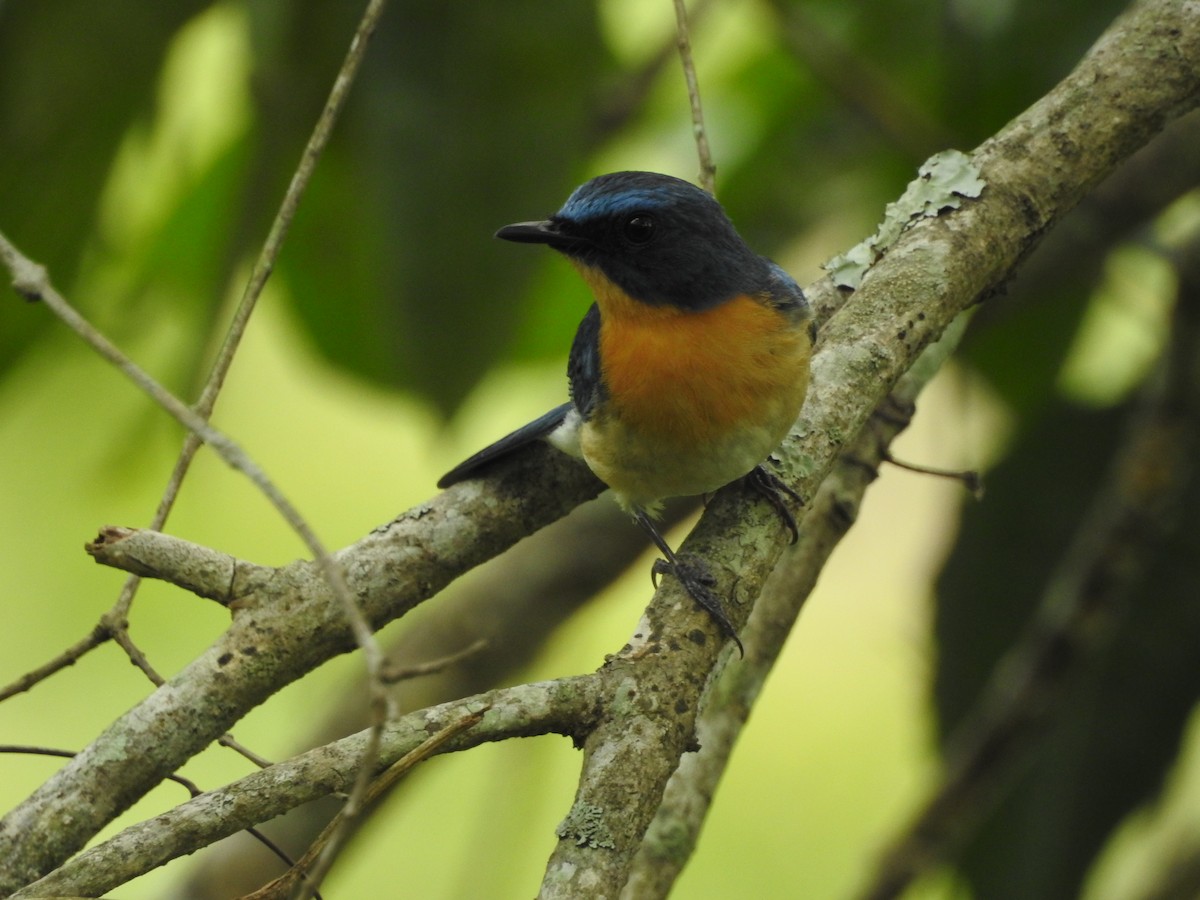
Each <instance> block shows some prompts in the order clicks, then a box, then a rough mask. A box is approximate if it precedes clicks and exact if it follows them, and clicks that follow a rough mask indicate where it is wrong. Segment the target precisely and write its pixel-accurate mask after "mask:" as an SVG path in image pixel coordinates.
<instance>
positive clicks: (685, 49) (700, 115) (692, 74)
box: [675, 0, 717, 194]
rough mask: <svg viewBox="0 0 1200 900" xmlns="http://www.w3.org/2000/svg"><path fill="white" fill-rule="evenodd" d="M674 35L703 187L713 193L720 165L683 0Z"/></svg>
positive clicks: (678, 5) (678, 2) (679, 1)
mask: <svg viewBox="0 0 1200 900" xmlns="http://www.w3.org/2000/svg"><path fill="white" fill-rule="evenodd" d="M675 35H676V45H677V46H678V47H679V59H680V61H681V62H682V63H683V77H684V79H685V80H686V81H687V89H688V101H689V102H690V103H691V107H692V134H693V135H694V136H695V138H696V152H697V154H699V156H700V187H702V188H704V189H705V190H706V191H708V192H709V193H710V194H715V193H716V190H717V184H716V177H717V167H716V164H715V163H713V158H712V151H711V150H710V149H709V146H708V131H707V129H705V127H704V106H703V104H701V102H700V82H699V81H698V80H697V78H696V64H695V63H694V62H693V60H692V41H691V37H690V36H689V34H688V17H687V7H686V6H684V3H683V0H675Z"/></svg>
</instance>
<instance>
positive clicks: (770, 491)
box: [746, 464, 804, 544]
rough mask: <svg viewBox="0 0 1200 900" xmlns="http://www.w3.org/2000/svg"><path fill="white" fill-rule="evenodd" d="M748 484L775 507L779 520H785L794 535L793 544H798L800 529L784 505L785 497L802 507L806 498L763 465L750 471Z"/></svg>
mask: <svg viewBox="0 0 1200 900" xmlns="http://www.w3.org/2000/svg"><path fill="white" fill-rule="evenodd" d="M746 484H748V485H749V486H750V487H752V488H754V490H756V491H758V493H759V494H760V495H761V496H762V497H763V499H764V500H766V501H767V502H768V503H770V504H771V506H772V507H774V509H775V512H776V513H778V514H779V518H781V519H783V524H784V525H786V526H787V529H788V531H790V532H791V533H792V539H791V543H793V544H794V543H796V541H797V540H799V539H800V529H799V528H798V527H797V525H796V517H795V516H794V515H792V511H791V510H790V509H788V507H787V504H786V503H784V501H783V495H784V494H786V495H787V496H789V497H791V498H792V499H793V500H795V501H796V502H797V503H798V504H800V505H801V506H804V498H803V497H801V496H800V495H799V494H797V493H796V492H795V491H794V490H792V488H791V486H790V485H788V484H787V483H786V482H785V481H784V480H783V479H782V478H780V477H779V476H778V475H776V474H775V473H774V472H772V471H771V470H770V469H768V468H767V467H766V466H765V465H762V464H759V465H757V466H755V467H754V468H753V469H751V470H750V474H748V475H747V476H746Z"/></svg>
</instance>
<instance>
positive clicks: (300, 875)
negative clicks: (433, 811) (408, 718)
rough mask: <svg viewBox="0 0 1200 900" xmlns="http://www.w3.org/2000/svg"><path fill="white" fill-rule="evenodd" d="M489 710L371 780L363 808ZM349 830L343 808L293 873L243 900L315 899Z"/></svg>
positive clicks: (462, 721)
mask: <svg viewBox="0 0 1200 900" xmlns="http://www.w3.org/2000/svg"><path fill="white" fill-rule="evenodd" d="M490 708H491V706H490V705H488V706H485V707H483V708H482V709H479V710H475V711H472V712H470V713H468V714H466V715H464V716H462V717H461V718H459V719H458V720H457V721H455V722H453V723H451V724H450V725H447V726H446V727H445V728H443V729H441V730H440V731H438V732H436V733H435V734H433V735H431V736H430V737H429V738H427V739H426V740H425V741H423V742H422V743H421V744H419V745H418V746H416V747H414V748H413V749H412V750H410V751H409V752H408V753H406V754H405V755H404V756H402V757H401V758H400V759H398V760H396V762H395V763H393V764H392V765H391V766H390V767H389V768H388V769H387V771H385V772H384V773H383V774H382V775H380V776H379V777H378V778H374V779H371V780H370V783H369V786H368V790H367V793H366V796H365V797H364V798H363V806H364V807H369V806H371V805H372V804H374V803H376V802H377V801H378V800H379V799H380V798H381V797H384V796H386V794H387V793H388V791H390V790H391V789H392V788H393V787H395V785H396V783H397V782H398V781H400V779H401V778H403V777H404V776H405V775H407V774H408V773H409V772H411V771H412V770H413V768H414V767H415V766H416V765H417V764H418V763H421V762H424V761H425V760H426V759H428V758H429V757H431V756H433V755H434V753H436V752H437V751H438V750H439V749H440V748H441V747H442V746H443V745H445V744H446V742H447V741H449V740H451V739H452V738H455V737H457V736H458V735H460V734H462V733H463V732H464V731H466V730H467V729H468V728H470V727H472V726H473V725H477V724H478V723H479V722H480V721H481V720H482V719H483V716H484V713H486V712H487V711H488V710H489V709H490ZM347 826H348V822H347V820H346V811H345V809H344V808H343V810H342V811H341V812H340V813H338V814H337V816H335V817H334V819H333V821H331V822H330V823H329V824H328V825H326V826H325V828H324V829H323V830H322V831H321V833H320V834H319V835H318V836H317V838H316V839H315V840H314V841H313V842H312V845H311V846H310V847H309V848H308V850H306V851H305V852H304V855H303V856H301V857H300V859H298V860H296V862H295V864H294V865H293V866H292V867H291V869H289V870H288V871H287V872H285V873H284V874H283V875H281V876H279V877H278V878H276V879H275V880H274V881H272V882H271V883H270V884H267V885H264V886H263V887H262V888H260V889H258V890H257V891H254V892H253V893H252V894H247V895H246V896H245V897H243V898H242V900H277V898H282V897H292V898H293V900H308V898H309V897H310V896H312V894H310V893H309V891H315V890H316V888H317V887H318V886H319V885H320V883H321V880H322V879H323V878H324V877H325V875H326V874H328V872H329V867H330V866H331V865H332V864H333V861H334V858H335V855H336V854H335V853H331V852H330V848H332V847H336V842H337V840H338V833H339V831H344V830H345V829H346V828H347ZM293 891H294V893H293Z"/></svg>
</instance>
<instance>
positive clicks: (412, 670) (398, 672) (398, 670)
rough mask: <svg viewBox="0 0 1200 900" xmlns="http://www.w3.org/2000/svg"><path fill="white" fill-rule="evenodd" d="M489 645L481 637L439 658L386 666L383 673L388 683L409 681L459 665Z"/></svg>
mask: <svg viewBox="0 0 1200 900" xmlns="http://www.w3.org/2000/svg"><path fill="white" fill-rule="evenodd" d="M487 645H488V642H487V641H486V640H485V639H484V638H479V639H478V640H476V641H474V642H472V643H471V644H468V645H467V646H466V647H463V648H462V649H461V650H458V651H457V652H455V653H449V654H447V655H445V656H442V657H439V658H438V659H431V660H429V662H423V663H418V664H416V665H411V666H394V665H389V666H386V667H385V669H384V673H383V680H384V681H386V682H387V683H388V684H395V683H396V682H397V681H408V680H410V679H413V678H420V677H421V676H423V675H435V674H437V673H438V672H442V671H445V670H446V669H448V668H449V667H450V666H453V665H457V664H458V663H460V662H462V661H463V660H464V659H469V658H471V657H472V656H475V655H476V654H478V653H482V652H483V651H484V650H485V649H487Z"/></svg>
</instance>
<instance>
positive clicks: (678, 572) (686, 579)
mask: <svg viewBox="0 0 1200 900" xmlns="http://www.w3.org/2000/svg"><path fill="white" fill-rule="evenodd" d="M650 574H651V578H654V579H655V585H656V586H657V584H658V582H657V576H658V575H663V574H669V575H674V576H675V577H676V578H678V579H679V583H680V584H681V585H682V586H683V589H684V590H685V591H687V592H688V594H689V595H690V596H691V598H692V599H693V600H695V601H696V602H697V603H698V604H700V606H702V607H703V608H704V609H705V610H706V611H707V612H708V614H709V615H710V616H712V618H713V620H714V621H715V622H716V623H717V626H718V627H719V628H720V629H721V631H723V632H724V633H725V634H726V636H728V637H729V638H731V639H732V640H733V642H734V643H735V644H736V645H737V648H738V655H739V656H743V657H744V656H745V655H746V648H745V647H743V646H742V641H741V638H739V637H738V634H737V631H736V630H735V629H734V627H733V623H732V622H731V621H729V616H727V615H726V614H725V607H724V606H723V605H722V603H721V598H720V597H718V596H717V595H716V592H714V591H713V589H712V588H713V585H715V584H716V579H715V578H713V576H712V573H711V572H709V570H708V567H707V566H706V565H705V564H704V562H703V560H700V559H697V558H696V557H693V556H688V555H676V556H675V560H674V561H673V562H668V561H667V560H665V559H656V560H655V561H654V566H653V567H652V568H651V570H650Z"/></svg>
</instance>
